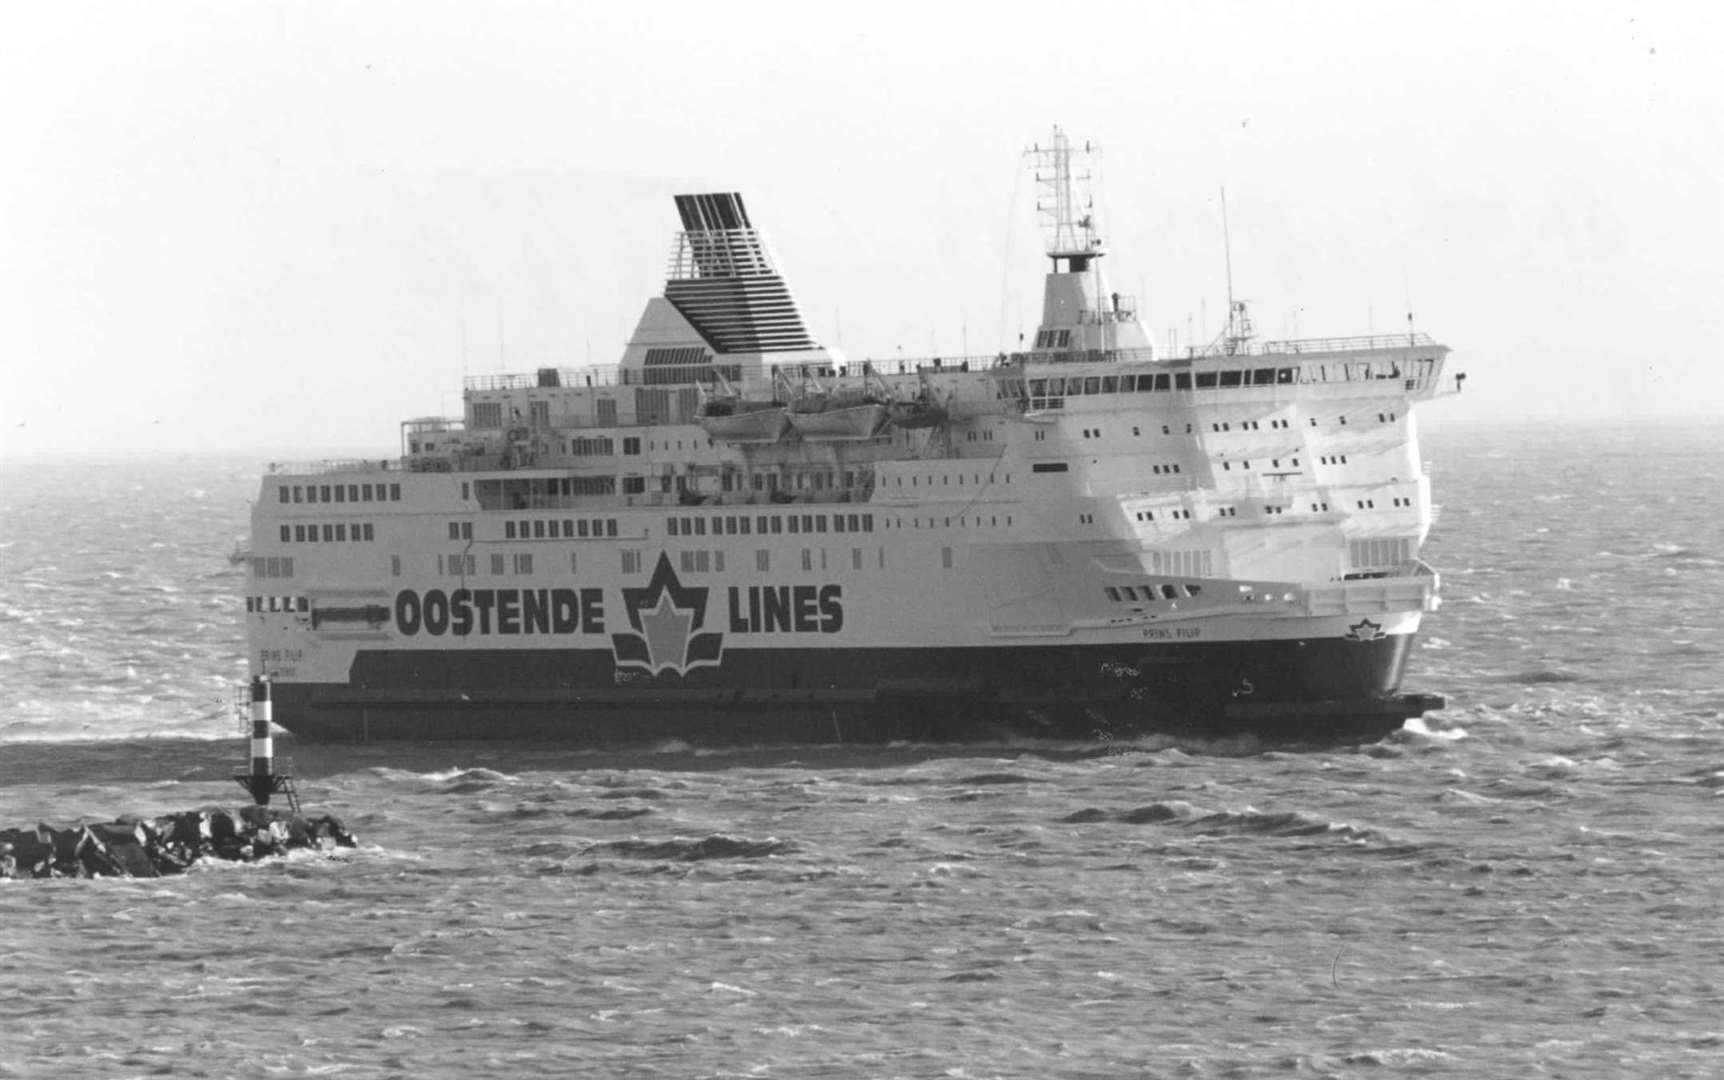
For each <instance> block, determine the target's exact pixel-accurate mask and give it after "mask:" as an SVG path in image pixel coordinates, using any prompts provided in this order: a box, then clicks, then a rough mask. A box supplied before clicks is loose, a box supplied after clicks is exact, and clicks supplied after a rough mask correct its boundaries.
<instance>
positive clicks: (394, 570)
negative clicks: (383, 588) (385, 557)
mask: <svg viewBox="0 0 1724 1080" xmlns="http://www.w3.org/2000/svg"><path fill="white" fill-rule="evenodd" d="M389 576H391V577H400V576H401V556H399V555H391V556H389Z"/></svg>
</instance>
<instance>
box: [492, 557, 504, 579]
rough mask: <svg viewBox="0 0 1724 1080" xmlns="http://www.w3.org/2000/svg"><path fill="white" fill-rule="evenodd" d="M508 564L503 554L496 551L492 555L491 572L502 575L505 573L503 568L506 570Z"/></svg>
mask: <svg viewBox="0 0 1724 1080" xmlns="http://www.w3.org/2000/svg"><path fill="white" fill-rule="evenodd" d="M506 565H507V564H506V562H505V561H504V559H503V556H501V555H498V554H495V553H493V554H492V555H491V573H492V574H496V575H501V574H502V573H503V570H504V568H505V566H506Z"/></svg>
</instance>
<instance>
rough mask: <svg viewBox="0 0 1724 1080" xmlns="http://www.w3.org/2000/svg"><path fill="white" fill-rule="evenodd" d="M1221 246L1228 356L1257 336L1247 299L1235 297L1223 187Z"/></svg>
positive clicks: (1224, 338) (1222, 189)
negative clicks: (1225, 272)
mask: <svg viewBox="0 0 1724 1080" xmlns="http://www.w3.org/2000/svg"><path fill="white" fill-rule="evenodd" d="M1221 248H1222V252H1223V254H1224V257H1225V259H1226V262H1227V332H1226V334H1225V335H1224V337H1223V339H1222V345H1223V348H1224V349H1225V351H1226V353H1227V355H1228V356H1232V355H1234V354H1235V353H1237V352H1238V351H1239V347H1240V346H1241V345H1243V344H1245V343H1246V342H1247V341H1250V340H1251V339H1252V338H1253V337H1255V336H1256V334H1255V332H1254V331H1253V330H1252V328H1251V315H1250V313H1249V312H1247V311H1246V310H1245V301H1243V300H1235V299H1234V298H1233V236H1232V233H1230V232H1229V231H1228V228H1227V188H1226V186H1225V185H1223V186H1222V188H1221Z"/></svg>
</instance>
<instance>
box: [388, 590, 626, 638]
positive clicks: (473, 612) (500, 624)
mask: <svg viewBox="0 0 1724 1080" xmlns="http://www.w3.org/2000/svg"><path fill="white" fill-rule="evenodd" d="M395 626H396V628H397V629H399V630H400V631H401V634H402V636H403V637H412V636H414V635H415V634H418V633H420V632H421V631H423V632H424V633H426V634H429V635H431V636H432V637H441V636H442V635H444V634H453V635H455V636H456V637H467V636H468V635H470V634H474V633H478V634H504V635H521V634H575V633H580V634H602V633H604V632H605V602H604V590H603V589H596V588H594V589H453V590H451V591H449V592H447V593H445V592H444V591H443V590H442V589H427V590H425V592H424V594H423V595H421V594H420V593H416V592H414V591H413V590H412V589H402V590H401V591H400V592H398V593H396V594H395Z"/></svg>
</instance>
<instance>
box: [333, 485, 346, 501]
mask: <svg viewBox="0 0 1724 1080" xmlns="http://www.w3.org/2000/svg"><path fill="white" fill-rule="evenodd" d="M335 501H336V502H338V503H344V502H346V501H347V485H346V484H337V485H335Z"/></svg>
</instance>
